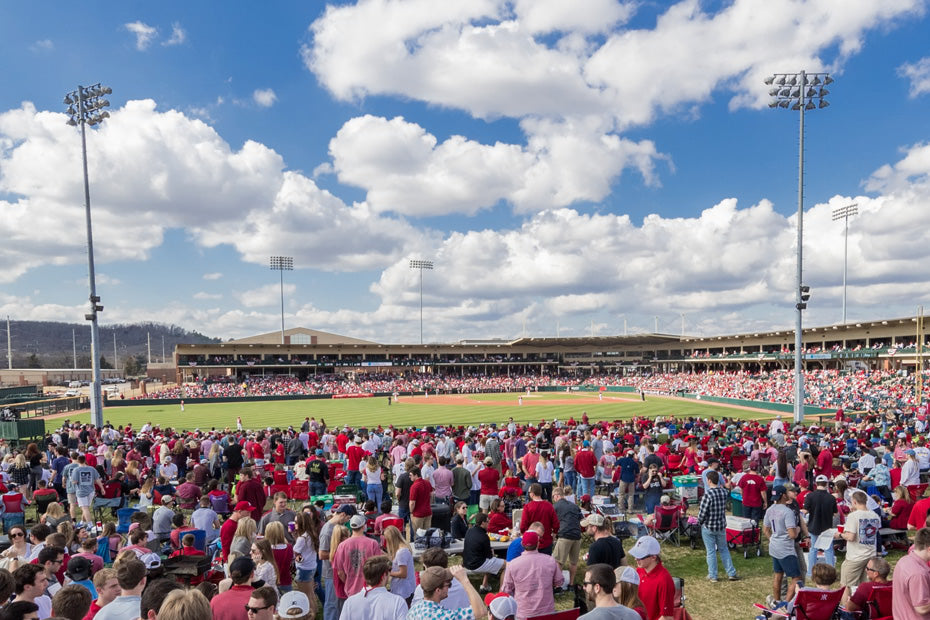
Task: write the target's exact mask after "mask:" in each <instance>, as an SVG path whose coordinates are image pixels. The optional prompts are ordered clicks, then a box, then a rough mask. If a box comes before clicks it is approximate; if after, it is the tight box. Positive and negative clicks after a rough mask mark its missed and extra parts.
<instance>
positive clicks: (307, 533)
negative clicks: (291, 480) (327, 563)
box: [294, 468, 320, 618]
mask: <svg viewBox="0 0 930 620" xmlns="http://www.w3.org/2000/svg"><path fill="white" fill-rule="evenodd" d="M298 469H300V468H298ZM294 523H295V525H296V530H297V531H296V532H295V537H294V562H295V566H296V567H297V576H296V577H295V578H294V586H295V587H296V588H297V590H299V591H300V592H303V593H304V594H305V595H306V596H307V600H309V601H310V613H309V615H310V617H311V618H316V610H317V600H316V594H315V593H314V592H313V576H314V575H315V574H316V569H317V564H318V562H317V560H318V556H317V552H318V551H319V549H320V518H319V517H318V516H317V514H316V511H315V510H313V509H311V510H310V511H309V512H304V511H303V510H301V511H300V512H298V513H297V516H296V517H295V519H294Z"/></svg>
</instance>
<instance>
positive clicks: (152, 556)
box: [68, 553, 161, 570]
mask: <svg viewBox="0 0 930 620" xmlns="http://www.w3.org/2000/svg"><path fill="white" fill-rule="evenodd" d="M139 559H140V560H142V563H143V564H145V570H152V569H155V568H159V567H160V566H161V557H160V556H159V555H158V554H157V553H146V554H144V555H142V556H140V557H139ZM68 566H69V567H70V566H71V563H70V562H69V563H68Z"/></svg>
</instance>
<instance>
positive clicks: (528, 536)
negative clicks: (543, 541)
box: [522, 530, 539, 549]
mask: <svg viewBox="0 0 930 620" xmlns="http://www.w3.org/2000/svg"><path fill="white" fill-rule="evenodd" d="M522 544H523V546H524V547H525V548H527V549H529V548H533V547H538V546H539V534H537V533H536V532H534V531H533V530H527V531H525V532H523V543H522Z"/></svg>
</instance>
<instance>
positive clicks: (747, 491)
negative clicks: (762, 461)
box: [738, 473, 765, 508]
mask: <svg viewBox="0 0 930 620" xmlns="http://www.w3.org/2000/svg"><path fill="white" fill-rule="evenodd" d="M738 486H739V488H740V489H741V490H742V491H743V506H749V507H750V508H754V507H758V506H762V494H763V493H765V478H763V477H762V476H760V475H759V474H752V473H750V474H743V477H742V478H740V479H739V484H738Z"/></svg>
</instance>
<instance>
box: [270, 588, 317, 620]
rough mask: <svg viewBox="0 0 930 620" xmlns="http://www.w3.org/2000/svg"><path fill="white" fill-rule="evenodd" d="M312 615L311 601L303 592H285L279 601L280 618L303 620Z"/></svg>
mask: <svg viewBox="0 0 930 620" xmlns="http://www.w3.org/2000/svg"><path fill="white" fill-rule="evenodd" d="M308 613H310V599H308V598H307V595H306V594H304V593H303V592H299V591H297V590H291V591H290V592H285V593H284V595H283V596H282V597H281V600H280V601H278V617H279V618H303V617H304V616H306V615H307V614H308Z"/></svg>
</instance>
